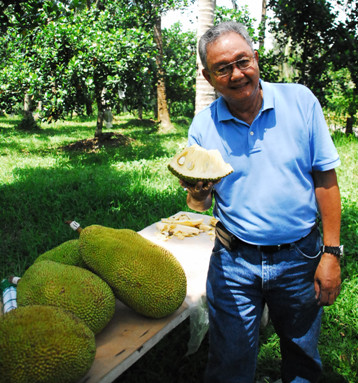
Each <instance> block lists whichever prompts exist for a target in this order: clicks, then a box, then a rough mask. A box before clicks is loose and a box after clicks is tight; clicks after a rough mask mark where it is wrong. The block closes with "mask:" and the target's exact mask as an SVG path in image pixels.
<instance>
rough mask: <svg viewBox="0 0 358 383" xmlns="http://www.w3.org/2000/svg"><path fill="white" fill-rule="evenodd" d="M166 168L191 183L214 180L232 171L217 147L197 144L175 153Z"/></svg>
mask: <svg viewBox="0 0 358 383" xmlns="http://www.w3.org/2000/svg"><path fill="white" fill-rule="evenodd" d="M168 169H169V170H170V171H171V172H172V173H173V174H174V175H175V176H176V177H178V178H179V179H181V180H183V181H185V182H187V183H189V184H192V185H195V184H196V183H197V182H198V181H204V182H209V181H212V182H216V181H219V180H220V179H221V178H224V177H226V176H227V175H229V174H230V173H232V172H233V171H234V169H233V168H232V167H231V165H230V164H228V163H226V162H225V161H224V160H223V158H222V156H221V153H220V152H219V151H218V150H217V149H211V150H207V149H204V148H202V147H201V146H199V145H197V144H195V145H192V146H189V147H187V148H185V149H184V150H183V151H182V152H180V153H178V154H176V155H175V156H174V157H173V159H172V160H171V162H170V163H169V164H168Z"/></svg>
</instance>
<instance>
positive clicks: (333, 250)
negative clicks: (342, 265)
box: [322, 245, 343, 257]
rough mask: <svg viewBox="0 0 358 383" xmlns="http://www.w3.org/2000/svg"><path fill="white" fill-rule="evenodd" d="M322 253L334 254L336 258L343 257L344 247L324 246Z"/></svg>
mask: <svg viewBox="0 0 358 383" xmlns="http://www.w3.org/2000/svg"><path fill="white" fill-rule="evenodd" d="M322 253H329V254H333V255H335V256H336V257H341V256H342V255H343V246H342V245H341V246H325V245H323V246H322Z"/></svg>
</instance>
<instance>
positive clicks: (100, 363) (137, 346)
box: [80, 213, 213, 383]
mask: <svg viewBox="0 0 358 383" xmlns="http://www.w3.org/2000/svg"><path fill="white" fill-rule="evenodd" d="M188 214H189V215H190V216H191V217H192V218H204V222H205V223H209V220H210V217H209V216H205V215H200V214H196V213H188ZM139 234H141V235H143V237H145V238H147V239H149V240H151V241H152V242H154V243H157V244H158V245H160V246H162V247H164V248H166V249H168V250H169V251H171V252H172V254H173V255H174V256H175V257H176V258H177V259H178V260H179V262H180V263H181V265H182V267H183V269H184V271H185V273H186V276H187V283H188V285H187V296H186V299H185V301H184V303H183V304H182V306H181V307H180V308H179V309H178V310H177V311H176V312H175V313H173V314H172V315H170V316H169V317H166V318H163V319H148V318H145V317H143V316H141V315H138V314H136V313H135V312H134V311H133V310H131V309H129V308H127V307H126V306H125V305H123V304H122V303H120V302H119V301H117V303H116V311H115V315H114V317H113V318H112V320H111V321H110V323H109V324H108V325H107V326H106V327H105V329H104V330H103V331H102V332H101V333H100V334H97V335H96V345H97V352H96V357H95V361H94V363H93V365H92V367H91V369H90V370H89V371H88V373H87V374H86V376H85V377H84V378H82V379H81V381H80V383H98V382H100V383H107V382H113V381H114V380H115V379H116V378H117V377H118V376H120V375H121V374H122V373H123V372H124V371H125V370H127V369H128V368H129V367H130V366H131V365H133V364H134V363H135V362H136V361H137V360H138V359H140V358H141V357H142V356H143V355H144V354H145V353H146V352H147V351H148V350H150V349H151V348H152V347H153V346H155V345H156V344H157V343H158V342H159V341H160V340H161V339H162V338H163V337H164V336H165V335H166V334H168V333H169V332H170V331H171V330H173V329H174V328H175V327H176V326H178V325H179V324H180V323H181V322H183V321H184V320H185V319H186V318H188V317H189V315H191V314H193V313H195V310H196V309H198V305H199V303H200V302H201V299H202V297H204V296H205V282H206V274H207V269H208V266H209V259H210V254H211V249H212V247H213V240H212V239H211V238H210V237H209V235H208V234H207V233H201V234H199V235H198V236H195V237H186V238H184V239H183V240H180V239H178V238H176V237H172V238H170V239H168V240H167V241H163V239H161V238H160V237H158V231H157V228H156V225H155V223H154V224H152V225H150V226H148V227H146V228H145V229H143V230H141V231H140V232H139ZM194 317H195V316H194Z"/></svg>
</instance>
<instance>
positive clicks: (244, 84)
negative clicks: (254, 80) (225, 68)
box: [230, 82, 248, 90]
mask: <svg viewBox="0 0 358 383" xmlns="http://www.w3.org/2000/svg"><path fill="white" fill-rule="evenodd" d="M247 85H248V82H244V83H240V84H233V85H231V86H230V89H234V90H235V89H242V88H244V87H245V86H247Z"/></svg>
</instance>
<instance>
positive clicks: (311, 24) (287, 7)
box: [268, 0, 336, 105]
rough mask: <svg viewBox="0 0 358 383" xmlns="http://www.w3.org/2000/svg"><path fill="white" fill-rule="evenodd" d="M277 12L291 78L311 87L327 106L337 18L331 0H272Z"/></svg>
mask: <svg viewBox="0 0 358 383" xmlns="http://www.w3.org/2000/svg"><path fill="white" fill-rule="evenodd" d="M268 6H269V7H270V8H271V9H272V10H273V11H274V14H275V18H274V21H272V22H271V29H272V32H273V33H274V34H275V39H276V41H277V43H278V46H279V50H280V51H281V52H285V56H284V57H283V56H282V55H280V57H281V58H283V59H284V60H286V62H289V64H290V66H291V67H292V68H293V75H292V78H290V79H289V80H290V81H296V82H299V83H301V84H304V85H306V86H308V87H309V88H311V89H312V90H313V91H314V92H315V94H316V95H317V97H318V98H319V100H320V101H321V103H322V104H323V105H324V103H325V97H324V90H325V87H326V86H328V85H329V78H328V77H327V69H328V62H329V59H328V56H327V55H326V52H327V48H328V47H329V46H330V45H331V36H332V30H333V28H334V21H335V18H336V15H335V13H334V12H333V10H332V5H331V4H330V3H329V2H328V1H327V0H304V1H299V2H298V1H296V0H269V3H268Z"/></svg>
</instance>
